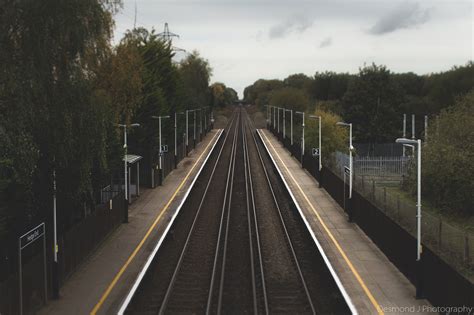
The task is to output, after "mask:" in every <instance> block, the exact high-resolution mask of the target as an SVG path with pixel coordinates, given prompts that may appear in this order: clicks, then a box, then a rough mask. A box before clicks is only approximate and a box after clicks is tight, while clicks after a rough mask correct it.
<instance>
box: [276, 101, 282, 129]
mask: <svg viewBox="0 0 474 315" xmlns="http://www.w3.org/2000/svg"><path fill="white" fill-rule="evenodd" d="M280 109H281V108H280V107H276V110H277V117H278V119H277V128H278V129H277V130H278V135H280Z"/></svg>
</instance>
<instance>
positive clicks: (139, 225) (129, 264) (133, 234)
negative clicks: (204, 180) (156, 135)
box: [39, 129, 221, 315]
mask: <svg viewBox="0 0 474 315" xmlns="http://www.w3.org/2000/svg"><path fill="white" fill-rule="evenodd" d="M220 134H221V130H220V129H214V130H212V131H211V132H209V133H208V134H207V135H206V136H205V137H204V139H203V141H201V142H200V143H199V144H197V145H196V148H195V149H194V150H193V151H191V152H190V154H189V155H188V157H186V158H184V159H183V160H182V161H181V162H180V163H179V164H178V167H177V168H176V169H175V170H173V171H172V172H171V173H170V174H169V175H168V176H167V177H166V179H165V180H164V182H163V185H162V186H159V187H157V188H155V189H147V190H145V191H143V192H142V193H141V196H140V198H139V199H137V201H136V202H135V203H133V204H132V205H130V207H129V223H127V224H122V225H121V226H120V227H119V228H118V229H117V230H116V231H114V232H113V233H112V234H111V235H110V236H109V237H108V238H107V239H106V240H105V241H103V243H102V244H101V245H100V246H99V248H98V249H97V250H96V251H95V252H94V253H93V254H92V255H91V257H89V258H88V259H87V261H86V262H85V263H84V264H83V265H82V266H81V267H80V268H79V269H78V270H77V271H75V273H74V274H73V276H72V277H71V278H69V279H68V280H67V281H66V283H65V285H64V286H63V287H62V288H61V292H60V299H58V300H50V301H49V302H48V304H47V305H46V306H45V307H43V308H42V309H41V310H40V312H39V314H44V315H46V314H48V315H50V314H53V315H54V314H116V313H117V312H118V310H119V307H120V305H121V303H122V302H123V300H124V299H125V297H126V295H127V294H128V291H129V290H130V288H131V287H132V285H133V283H134V282H135V280H136V278H137V276H138V274H139V272H140V271H141V269H142V267H143V265H144V264H145V262H146V261H147V258H148V257H149V255H150V253H151V252H152V251H153V249H154V248H155V246H156V243H157V242H158V241H159V239H160V238H161V237H162V236H163V233H164V232H165V230H166V227H167V225H168V223H169V222H170V220H171V218H172V217H173V215H174V213H175V212H176V210H177V208H178V205H179V204H180V203H181V202H182V200H183V198H184V197H185V195H186V192H187V191H188V190H189V188H190V187H191V184H192V183H193V180H194V179H195V177H196V176H197V174H198V172H199V170H200V169H201V167H202V166H203V164H204V162H205V160H206V159H207V157H208V156H209V154H210V152H211V150H212V148H213V147H214V145H215V143H216V142H217V140H218V138H219V135H220Z"/></svg>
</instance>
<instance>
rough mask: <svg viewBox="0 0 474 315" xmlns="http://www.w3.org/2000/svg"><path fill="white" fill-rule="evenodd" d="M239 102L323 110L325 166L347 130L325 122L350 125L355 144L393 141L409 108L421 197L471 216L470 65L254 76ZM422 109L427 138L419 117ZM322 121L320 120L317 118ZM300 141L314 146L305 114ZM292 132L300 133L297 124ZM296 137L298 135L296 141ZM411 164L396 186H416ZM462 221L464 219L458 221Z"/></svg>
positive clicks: (473, 99)
mask: <svg viewBox="0 0 474 315" xmlns="http://www.w3.org/2000/svg"><path fill="white" fill-rule="evenodd" d="M244 98H245V100H246V101H247V102H250V103H254V104H257V105H258V106H260V107H261V109H262V111H263V110H264V108H263V105H267V104H269V105H272V106H277V107H285V108H289V109H294V110H304V111H306V112H308V113H309V114H316V115H321V116H323V132H322V134H323V144H322V149H323V152H325V154H326V157H325V164H326V165H327V164H329V163H331V160H330V159H328V157H327V154H328V153H331V152H334V151H336V150H338V151H347V149H345V148H347V131H344V132H343V133H341V132H340V131H341V130H340V128H334V126H333V127H331V126H330V125H332V124H335V122H336V121H338V120H345V121H347V122H351V123H353V130H354V140H355V141H356V142H363V143H372V144H375V143H383V142H388V143H393V142H394V140H395V139H396V138H398V137H401V136H402V127H403V125H402V123H403V121H402V119H403V114H407V136H408V137H411V119H410V118H411V117H410V115H411V114H415V115H416V118H417V119H416V126H417V127H416V137H417V138H422V139H423V141H424V143H427V145H425V146H423V162H422V163H423V167H422V172H423V173H422V177H423V183H424V184H423V186H422V189H423V196H424V200H427V201H429V203H430V204H431V205H433V206H435V207H437V208H439V209H442V210H443V211H449V212H456V213H457V214H460V215H465V216H470V217H472V215H474V212H473V211H474V210H473V209H474V204H473V202H472V201H473V200H472V199H473V198H472V192H473V191H474V187H473V183H474V182H473V181H472V178H473V176H474V168H473V167H472V165H473V164H472V159H473V158H474V146H473V143H474V125H473V123H474V112H473V110H474V63H473V62H472V61H471V62H468V63H467V64H466V65H465V66H455V67H453V68H452V69H451V70H448V71H445V72H441V73H434V74H429V75H417V74H414V73H393V72H391V71H390V70H388V69H387V67H385V66H379V65H375V64H371V65H368V66H364V67H362V68H360V70H359V73H358V74H355V75H352V74H347V73H334V72H323V73H320V72H317V73H316V74H315V75H314V76H312V77H309V76H306V75H304V74H293V75H290V76H289V77H287V78H286V79H284V80H257V81H256V82H255V83H254V84H252V85H250V86H248V87H247V88H245V90H244ZM425 115H428V117H429V125H428V137H427V138H425V134H424V127H423V121H424V116H425ZM324 120H326V121H327V122H326V123H324ZM307 125H308V126H309V128H308V129H307V131H306V137H305V138H306V143H307V144H308V147H316V146H317V137H318V133H317V122H316V121H314V120H307ZM298 132H300V131H299V130H298ZM297 140H298V141H300V140H299V139H297ZM415 171H416V170H415V169H413V171H412V172H411V173H410V175H409V176H408V177H407V179H406V181H405V182H404V188H405V189H406V190H407V191H410V192H411V193H415V192H416V172H415ZM466 222H469V221H466Z"/></svg>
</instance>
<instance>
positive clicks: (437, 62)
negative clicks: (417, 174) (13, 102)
mask: <svg viewBox="0 0 474 315" xmlns="http://www.w3.org/2000/svg"><path fill="white" fill-rule="evenodd" d="M123 1H124V8H123V10H122V11H121V12H120V13H119V14H118V15H117V16H116V30H115V41H116V42H118V41H119V40H120V38H121V37H122V36H123V33H124V32H125V31H126V30H127V29H129V28H133V23H134V15H135V2H136V5H137V26H144V27H146V28H151V27H154V28H155V29H156V30H157V31H158V32H161V31H162V30H163V26H164V23H165V22H168V23H169V27H170V31H172V32H174V33H177V34H179V35H180V38H179V39H176V40H174V41H173V45H174V46H177V47H180V48H184V49H186V50H187V51H192V50H195V49H196V50H198V51H199V52H200V53H201V55H202V56H203V57H205V58H207V59H208V60H209V62H210V64H211V66H212V68H213V76H212V81H220V82H224V83H225V84H226V85H228V86H230V87H233V88H234V89H236V90H237V91H238V92H239V94H240V96H242V91H243V89H244V88H245V87H246V86H248V85H250V84H252V83H253V82H254V81H255V80H257V79H259V78H266V79H270V78H279V79H283V78H285V77H286V76H288V75H289V74H292V73H305V74H307V75H313V74H314V73H315V72H316V71H325V70H333V71H343V72H350V73H355V72H357V71H358V68H359V67H360V66H362V65H363V64H364V63H371V62H375V63H377V64H385V65H387V66H388V67H389V69H391V70H392V71H395V72H405V71H413V72H416V73H419V74H425V73H430V72H437V71H442V70H447V69H449V68H451V67H452V66H453V65H463V64H465V63H466V62H467V61H469V60H473V59H474V57H473V51H474V42H473V35H474V22H473V21H474V7H473V2H472V1H471V0H460V1H458V0H443V1H436V0H312V1H309V0H306V1H305V0H194V1H192V0H170V1H163V0H136V1H135V0H123ZM179 57H182V56H177V58H179Z"/></svg>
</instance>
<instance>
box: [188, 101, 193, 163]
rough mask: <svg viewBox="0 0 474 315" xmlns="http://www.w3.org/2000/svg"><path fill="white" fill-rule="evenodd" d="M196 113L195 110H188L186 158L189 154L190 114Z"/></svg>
mask: <svg viewBox="0 0 474 315" xmlns="http://www.w3.org/2000/svg"><path fill="white" fill-rule="evenodd" d="M190 112H194V109H187V110H186V156H187V155H188V152H189V113H190Z"/></svg>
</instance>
